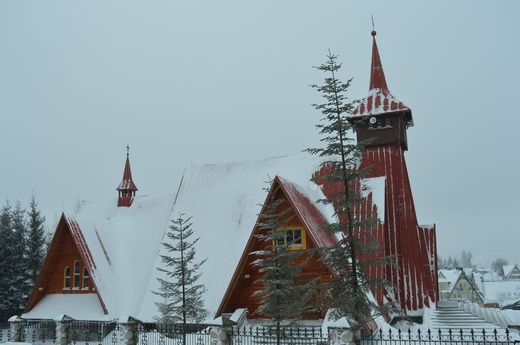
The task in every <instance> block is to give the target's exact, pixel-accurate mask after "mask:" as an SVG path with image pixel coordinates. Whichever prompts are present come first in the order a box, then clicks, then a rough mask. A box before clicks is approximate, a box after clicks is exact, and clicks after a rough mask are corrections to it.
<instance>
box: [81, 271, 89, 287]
mask: <svg viewBox="0 0 520 345" xmlns="http://www.w3.org/2000/svg"><path fill="white" fill-rule="evenodd" d="M89 278H90V276H89V275H88V270H87V268H86V267H84V268H83V284H82V287H83V289H84V290H88V284H89Z"/></svg>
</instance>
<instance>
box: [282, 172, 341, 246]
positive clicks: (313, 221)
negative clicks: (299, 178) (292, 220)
mask: <svg viewBox="0 0 520 345" xmlns="http://www.w3.org/2000/svg"><path fill="white" fill-rule="evenodd" d="M275 182H276V183H278V184H279V185H280V187H281V188H282V191H283V192H284V195H285V197H286V199H287V200H288V201H289V203H290V204H291V207H292V208H293V210H294V211H295V212H296V214H297V217H298V219H299V220H300V222H301V223H302V224H303V225H304V227H305V229H306V230H307V232H308V234H309V235H310V236H311V238H312V241H313V242H314V244H315V245H316V247H318V248H322V247H330V246H333V245H335V244H336V243H337V238H336V237H335V236H333V235H331V234H330V233H328V232H327V231H325V228H324V226H325V225H326V224H327V223H329V222H330V221H333V220H334V218H335V216H334V210H333V209H332V206H330V207H325V205H323V204H321V203H320V202H319V200H322V199H325V195H324V194H323V192H322V190H321V188H320V187H319V186H317V185H314V186H312V187H313V188H312V189H311V188H308V187H303V186H300V185H298V184H296V183H292V182H290V181H289V180H286V179H284V178H282V177H279V176H277V177H276V178H275Z"/></svg>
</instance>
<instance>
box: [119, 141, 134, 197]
mask: <svg viewBox="0 0 520 345" xmlns="http://www.w3.org/2000/svg"><path fill="white" fill-rule="evenodd" d="M129 150H130V147H129V146H127V147H126V164H125V171H124V172H123V180H122V181H121V183H120V184H119V186H118V187H117V189H116V190H117V191H118V192H119V198H118V200H117V206H118V207H121V206H124V207H129V206H130V205H132V201H133V199H134V196H135V192H137V190H138V189H137V187H136V185H135V183H134V181H133V180H132V170H131V169H130V158H129Z"/></svg>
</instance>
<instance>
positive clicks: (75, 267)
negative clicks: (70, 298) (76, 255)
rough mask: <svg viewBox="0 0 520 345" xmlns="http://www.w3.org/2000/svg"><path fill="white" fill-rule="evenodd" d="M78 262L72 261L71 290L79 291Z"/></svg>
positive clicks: (79, 271)
mask: <svg viewBox="0 0 520 345" xmlns="http://www.w3.org/2000/svg"><path fill="white" fill-rule="evenodd" d="M79 266H80V265H79V261H74V283H73V288H74V289H79V278H80V273H81V270H80V267H79Z"/></svg>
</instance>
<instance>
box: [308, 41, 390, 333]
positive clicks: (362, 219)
mask: <svg viewBox="0 0 520 345" xmlns="http://www.w3.org/2000/svg"><path fill="white" fill-rule="evenodd" d="M327 59H328V60H327V62H326V63H324V64H322V65H320V66H318V67H315V68H316V69H317V70H319V71H322V72H325V73H327V74H328V75H329V76H328V77H326V78H325V82H324V84H323V85H311V87H313V88H315V89H316V90H317V91H318V92H319V93H321V94H322V96H323V98H324V99H325V102H324V103H322V104H313V106H314V108H315V109H316V110H319V111H320V112H321V113H322V114H323V116H324V118H323V119H322V121H323V123H320V124H318V125H317V126H316V127H317V128H318V129H319V130H320V134H321V135H323V138H322V139H321V141H322V142H323V143H324V144H325V147H324V148H311V149H307V150H305V151H307V152H309V153H311V154H314V155H319V156H322V157H326V158H328V159H326V161H325V162H324V163H323V164H322V167H324V168H325V169H326V170H327V171H328V172H329V173H328V174H327V175H326V176H324V177H323V180H322V182H324V183H333V184H335V185H337V186H338V187H339V188H338V189H339V191H338V192H337V193H335V194H333V195H330V196H328V197H327V199H325V200H322V202H324V203H326V204H333V205H334V206H335V211H336V217H337V223H332V224H329V225H328V226H327V229H326V230H327V231H329V232H332V233H334V234H337V235H339V237H340V238H341V240H339V242H338V243H337V245H336V246H335V247H332V248H325V250H324V252H323V254H322V260H323V261H324V263H325V264H327V265H328V266H329V267H330V268H331V270H332V272H333V273H334V274H333V278H332V281H331V282H330V283H328V284H327V285H326V286H324V288H323V289H322V290H323V291H324V292H325V295H324V303H326V305H327V306H328V307H329V308H332V311H333V312H332V317H333V318H335V319H339V318H341V317H346V318H347V319H348V320H349V321H350V322H351V324H352V325H353V327H360V326H362V325H364V324H366V322H367V321H369V320H370V319H371V318H372V317H373V316H374V315H380V314H383V313H386V312H389V311H393V312H397V310H396V309H395V308H394V307H393V306H392V305H391V304H390V303H387V304H384V305H378V304H377V303H375V302H374V301H372V300H371V299H370V298H369V297H368V295H369V293H370V290H371V288H372V290H377V289H382V288H391V284H390V282H389V281H387V280H384V279H380V278H377V277H374V276H370V275H368V274H367V272H368V270H369V269H370V268H371V267H376V266H386V265H390V264H391V262H392V260H391V257H384V256H382V255H380V253H379V243H378V242H377V240H376V239H375V238H374V236H373V235H372V232H371V231H372V230H373V229H374V227H375V226H376V222H377V220H376V219H375V218H374V217H373V215H371V214H360V213H355V210H356V206H358V205H360V204H361V203H364V202H365V200H364V199H363V198H362V197H361V195H360V193H357V192H356V190H355V186H356V184H359V183H360V180H361V179H362V178H363V176H365V174H366V173H367V172H368V169H360V168H359V167H358V165H359V162H360V159H361V155H362V150H363V148H364V146H365V145H366V144H367V143H366V142H359V143H358V142H356V140H355V139H354V138H352V137H351V136H349V132H352V131H353V130H354V125H352V124H350V123H349V122H348V121H347V115H348V114H351V113H352V111H353V110H354V107H355V105H356V104H357V103H358V102H357V101H349V100H348V97H347V95H346V92H347V90H348V88H349V87H350V85H351V82H352V79H349V80H348V81H347V82H342V81H340V80H339V79H338V78H337V77H336V74H337V73H338V71H339V70H340V68H341V64H339V63H337V62H336V60H337V56H336V55H333V54H331V53H330V51H329V54H328V56H327Z"/></svg>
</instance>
